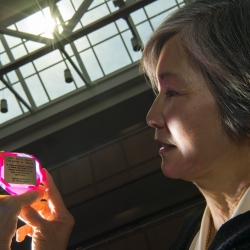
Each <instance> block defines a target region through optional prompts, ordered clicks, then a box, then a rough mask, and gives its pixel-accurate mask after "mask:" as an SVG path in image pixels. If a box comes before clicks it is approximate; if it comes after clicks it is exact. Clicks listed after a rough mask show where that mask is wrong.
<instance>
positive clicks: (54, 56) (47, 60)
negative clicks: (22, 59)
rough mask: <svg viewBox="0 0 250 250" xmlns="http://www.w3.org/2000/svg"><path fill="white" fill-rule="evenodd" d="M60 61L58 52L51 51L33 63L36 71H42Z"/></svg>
mask: <svg viewBox="0 0 250 250" xmlns="http://www.w3.org/2000/svg"><path fill="white" fill-rule="evenodd" d="M61 60H62V55H61V53H60V52H59V51H58V50H55V51H52V52H51V53H49V54H47V55H45V56H42V57H40V58H38V59H36V60H35V61H34V64H35V66H36V68H37V70H38V71H39V70H41V69H44V68H46V67H48V66H50V65H52V64H55V63H57V62H59V61H61Z"/></svg>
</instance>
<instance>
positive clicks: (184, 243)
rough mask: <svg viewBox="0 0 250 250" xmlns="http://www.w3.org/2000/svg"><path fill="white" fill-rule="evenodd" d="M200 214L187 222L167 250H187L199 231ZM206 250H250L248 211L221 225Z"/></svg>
mask: <svg viewBox="0 0 250 250" xmlns="http://www.w3.org/2000/svg"><path fill="white" fill-rule="evenodd" d="M201 219H202V214H198V215H195V216H193V217H191V218H190V219H189V220H187V221H186V222H185V223H184V225H183V227H182V228H181V230H180V232H179V233H178V235H177V237H176V239H175V241H174V242H173V244H172V245H171V246H170V248H169V250H189V247H190V245H191V243H192V241H193V238H194V237H195V235H196V233H197V232H198V231H199V229H200V224H201ZM208 250H250V211H248V212H246V213H244V214H240V215H238V216H236V217H234V218H232V219H231V220H229V221H227V222H226V223H225V224H223V225H222V226H221V227H220V229H219V230H218V232H217V234H216V235H215V237H214V240H213V242H212V243H211V244H210V246H209V248H208Z"/></svg>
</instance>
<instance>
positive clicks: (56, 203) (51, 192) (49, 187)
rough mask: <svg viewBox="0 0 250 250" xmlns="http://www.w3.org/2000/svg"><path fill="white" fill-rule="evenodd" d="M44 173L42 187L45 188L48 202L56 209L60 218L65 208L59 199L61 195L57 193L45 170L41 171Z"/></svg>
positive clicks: (51, 179)
mask: <svg viewBox="0 0 250 250" xmlns="http://www.w3.org/2000/svg"><path fill="white" fill-rule="evenodd" d="M43 172H44V180H43V183H44V186H45V188H46V192H47V195H48V197H49V202H50V203H51V204H52V206H53V207H54V208H55V209H56V212H57V214H58V215H59V216H60V214H64V213H65V210H67V209H66V207H65V205H64V202H63V199H62V197H61V194H60V193H59V191H58V189H57V187H56V185H55V183H54V181H53V178H52V177H51V175H50V174H49V173H48V172H47V170H46V169H43Z"/></svg>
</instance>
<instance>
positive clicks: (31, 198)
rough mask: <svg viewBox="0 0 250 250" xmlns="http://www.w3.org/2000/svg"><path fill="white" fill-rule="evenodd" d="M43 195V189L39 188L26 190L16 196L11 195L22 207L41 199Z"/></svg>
mask: <svg viewBox="0 0 250 250" xmlns="http://www.w3.org/2000/svg"><path fill="white" fill-rule="evenodd" d="M43 196H44V190H43V189H41V188H40V189H36V190H32V191H28V192H26V193H24V194H20V195H18V196H13V198H15V199H17V200H18V201H19V202H20V204H21V207H24V206H30V205H31V204H33V203H34V202H36V201H39V200H41V199H42V198H43Z"/></svg>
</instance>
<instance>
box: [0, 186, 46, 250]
mask: <svg viewBox="0 0 250 250" xmlns="http://www.w3.org/2000/svg"><path fill="white" fill-rule="evenodd" d="M43 195H44V191H43V190H34V191H29V192H27V193H24V194H21V195H18V196H10V195H0V249H1V250H9V249H10V246H11V242H12V238H13V237H14V236H15V233H16V227H17V220H18V215H19V214H20V212H21V210H22V209H24V208H25V206H30V205H31V204H32V203H34V202H36V201H39V200H40V199H41V198H42V197H43Z"/></svg>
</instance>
